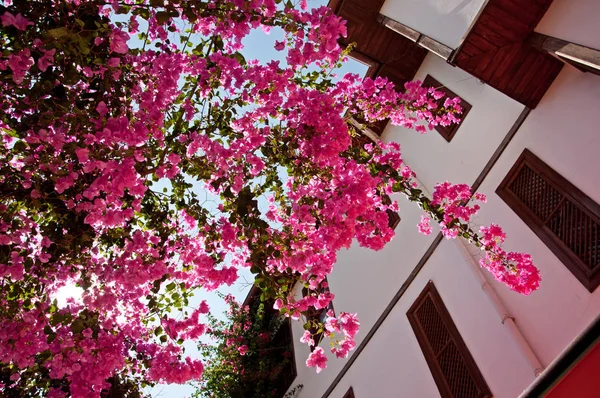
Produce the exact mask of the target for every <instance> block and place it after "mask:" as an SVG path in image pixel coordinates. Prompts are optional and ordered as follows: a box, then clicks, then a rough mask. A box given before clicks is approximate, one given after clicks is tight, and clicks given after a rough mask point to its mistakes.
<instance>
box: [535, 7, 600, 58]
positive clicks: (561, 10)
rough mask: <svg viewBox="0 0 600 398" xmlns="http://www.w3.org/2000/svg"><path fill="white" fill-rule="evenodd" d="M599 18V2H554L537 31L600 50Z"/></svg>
mask: <svg viewBox="0 0 600 398" xmlns="http://www.w3.org/2000/svg"><path fill="white" fill-rule="evenodd" d="M598 18H600V1H598V0H554V1H553V2H552V5H550V8H549V9H548V11H546V14H545V15H544V17H543V18H542V20H541V21H540V22H539V23H538V25H537V26H536V28H535V31H536V32H539V33H543V34H545V35H548V36H553V37H557V38H559V39H563V40H567V41H570V42H573V43H577V44H581V45H583V46H588V47H592V48H596V49H600V24H599V23H598Z"/></svg>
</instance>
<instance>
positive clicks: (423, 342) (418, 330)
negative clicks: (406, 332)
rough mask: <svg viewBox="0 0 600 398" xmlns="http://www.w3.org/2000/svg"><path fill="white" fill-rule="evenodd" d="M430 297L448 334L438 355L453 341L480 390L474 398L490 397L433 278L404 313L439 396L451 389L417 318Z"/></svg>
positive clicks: (446, 395) (449, 397)
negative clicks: (447, 338) (448, 338)
mask: <svg viewBox="0 0 600 398" xmlns="http://www.w3.org/2000/svg"><path fill="white" fill-rule="evenodd" d="M428 299H430V300H431V302H432V303H433V305H434V306H435V309H436V310H437V313H438V314H439V316H440V318H441V320H442V323H443V326H445V330H446V332H447V333H448V334H449V337H450V340H448V341H447V342H446V343H445V345H444V346H443V347H442V348H441V349H440V350H439V352H438V354H437V356H440V355H441V354H442V353H443V352H444V350H446V349H447V348H448V347H449V346H450V343H452V342H453V343H454V346H455V347H456V349H457V351H458V354H459V355H460V356H461V357H462V359H463V361H464V364H465V366H466V368H467V370H468V373H469V376H470V378H471V380H472V381H473V383H474V384H475V385H476V387H477V389H478V390H479V391H480V392H481V393H480V394H479V395H478V397H477V398H491V397H492V393H491V391H490V389H489V387H488V386H487V383H486V382H485V379H484V378H483V375H482V374H481V372H480V371H479V368H478V367H477V364H476V363H475V360H474V359H473V357H472V356H471V353H470V352H469V349H468V348H467V346H466V344H465V342H464V341H463V339H462V337H461V335H460V333H459V332H458V329H457V328H456V325H455V324H454V321H452V317H451V316H450V313H449V312H448V310H447V309H446V306H445V305H444V302H443V301H442V298H441V297H440V294H439V293H438V291H437V289H436V288H435V285H434V284H433V282H432V281H429V282H428V283H427V285H426V286H425V288H424V289H423V291H422V292H421V294H419V297H417V299H416V300H415V302H414V303H413V305H412V306H411V307H410V309H409V310H408V312H407V313H406V316H407V317H408V320H409V322H410V325H411V326H412V329H413V331H414V333H415V336H416V338H417V341H418V342H419V346H420V347H421V350H422V351H423V355H424V356H425V360H426V362H427V365H428V366H429V370H430V371H431V374H432V376H433V379H434V380H435V384H436V385H437V387H438V390H439V392H440V395H441V396H442V398H455V397H454V396H453V395H452V389H451V387H450V385H449V383H448V380H447V378H446V375H445V374H444V372H443V370H442V368H441V366H440V364H439V362H438V358H437V357H436V353H435V351H434V349H433V348H432V346H431V343H430V341H429V338H428V337H427V334H426V331H425V330H424V328H423V326H422V325H421V322H420V320H419V317H418V314H417V312H418V311H419V310H420V309H421V307H422V305H423V304H425V302H426V300H428Z"/></svg>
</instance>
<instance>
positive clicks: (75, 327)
mask: <svg viewBox="0 0 600 398" xmlns="http://www.w3.org/2000/svg"><path fill="white" fill-rule="evenodd" d="M83 329H85V324H84V323H83V321H82V320H81V319H76V320H75V321H73V323H72V324H71V331H72V332H73V333H75V334H78V333H81V332H83Z"/></svg>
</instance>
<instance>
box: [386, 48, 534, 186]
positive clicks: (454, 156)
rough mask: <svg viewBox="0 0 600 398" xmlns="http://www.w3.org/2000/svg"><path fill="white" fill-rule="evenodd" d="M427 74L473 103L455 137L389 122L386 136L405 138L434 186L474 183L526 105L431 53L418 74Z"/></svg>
mask: <svg viewBox="0 0 600 398" xmlns="http://www.w3.org/2000/svg"><path fill="white" fill-rule="evenodd" d="M427 74H430V75H431V76H433V77H434V78H435V79H436V80H437V81H439V82H440V83H442V84H444V85H446V86H447V87H448V88H449V89H450V90H452V91H453V92H454V93H456V95H458V96H460V97H461V98H463V99H464V100H466V101H467V102H468V103H470V104H471V105H472V106H473V108H472V109H471V111H470V112H469V114H468V115H467V116H466V117H465V118H464V120H463V122H462V124H461V126H460V128H459V130H458V131H457V133H456V134H455V136H454V138H453V139H452V141H450V142H447V141H446V140H445V139H444V138H443V137H442V136H441V135H440V134H439V133H438V132H437V131H435V130H432V131H428V132H427V133H426V134H424V135H421V134H419V133H417V132H415V131H414V130H408V129H405V128H402V127H396V126H389V127H388V128H387V129H386V130H385V132H384V134H383V139H384V140H386V141H396V142H399V143H400V144H401V147H402V154H403V157H404V159H405V161H406V163H407V164H408V165H409V166H410V167H412V168H413V170H414V171H415V172H416V173H417V176H418V178H419V180H421V182H422V183H423V184H424V185H425V187H426V188H427V189H428V190H429V191H430V192H431V191H432V190H433V186H434V185H435V184H436V183H439V182H443V181H450V182H452V183H467V184H472V183H473V182H474V181H475V179H476V178H477V176H478V175H479V173H480V172H481V170H482V169H483V167H484V165H485V164H486V163H487V161H488V160H489V159H490V157H491V156H492V154H493V153H494V151H495V150H496V148H497V147H498V145H499V144H500V142H501V141H502V139H503V138H504V136H505V135H506V133H507V132H508V130H509V129H510V127H511V126H512V125H513V123H514V121H515V120H516V119H517V117H518V116H519V114H520V113H521V111H522V110H523V105H521V104H519V103H517V102H516V101H514V100H512V99H510V98H509V97H507V96H505V95H504V94H502V93H500V92H499V91H497V90H495V89H493V88H491V87H490V86H488V85H486V84H482V83H480V82H479V80H477V79H476V78H474V77H473V76H471V75H469V74H468V73H466V72H464V71H463V70H461V69H459V68H455V67H452V66H450V65H448V64H447V63H446V62H445V61H444V60H443V59H441V58H439V57H437V56H435V55H433V54H431V53H429V54H428V55H427V56H426V57H425V60H424V61H423V64H422V65H421V68H420V69H419V70H418V71H417V74H416V76H415V78H416V79H420V80H423V79H424V78H425V76H426V75H427Z"/></svg>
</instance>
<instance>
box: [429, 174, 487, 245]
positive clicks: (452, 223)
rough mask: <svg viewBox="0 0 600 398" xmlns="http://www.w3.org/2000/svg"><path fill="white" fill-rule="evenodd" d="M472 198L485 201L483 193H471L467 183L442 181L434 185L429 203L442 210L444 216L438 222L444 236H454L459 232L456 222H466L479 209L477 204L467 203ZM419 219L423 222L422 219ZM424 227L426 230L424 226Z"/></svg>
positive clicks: (449, 237)
mask: <svg viewBox="0 0 600 398" xmlns="http://www.w3.org/2000/svg"><path fill="white" fill-rule="evenodd" d="M472 198H473V199H475V200H477V201H479V202H483V203H485V201H486V197H485V195H483V194H481V193H475V194H474V195H472V194H471V188H470V187H469V186H468V185H467V184H456V185H453V184H450V183H449V182H444V183H442V184H437V185H436V186H435V187H434V191H433V198H432V199H433V200H432V201H431V204H432V205H433V206H439V207H441V208H442V209H443V210H444V217H443V220H442V222H440V226H441V227H442V233H443V234H444V236H445V237H446V238H448V239H451V238H456V237H457V236H458V234H459V232H460V228H459V225H457V223H458V222H462V223H468V222H469V221H471V218H472V217H473V216H474V215H475V214H476V213H477V211H479V209H480V207H479V205H477V204H475V205H472V206H469V205H468V204H467V203H468V202H469V201H470V200H471V199H472ZM421 221H422V222H423V220H421ZM425 222H426V221H425ZM424 229H425V230H426V227H425V228H424Z"/></svg>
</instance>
